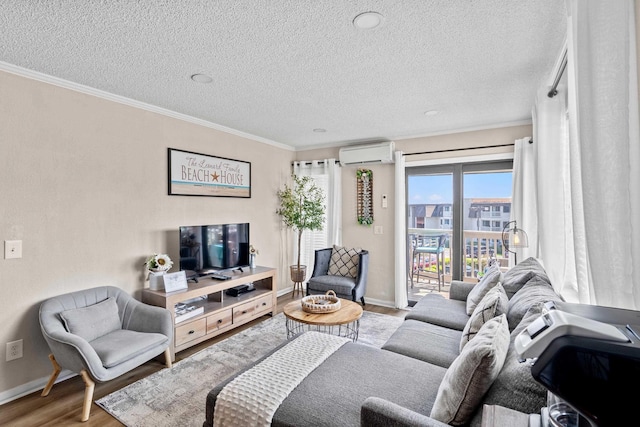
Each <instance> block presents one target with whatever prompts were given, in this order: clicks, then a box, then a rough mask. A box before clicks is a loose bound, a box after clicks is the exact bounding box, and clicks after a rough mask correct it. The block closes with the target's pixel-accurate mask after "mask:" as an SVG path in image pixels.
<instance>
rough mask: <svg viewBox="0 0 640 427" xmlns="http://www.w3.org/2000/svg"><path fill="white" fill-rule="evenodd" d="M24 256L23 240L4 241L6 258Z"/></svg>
mask: <svg viewBox="0 0 640 427" xmlns="http://www.w3.org/2000/svg"><path fill="white" fill-rule="evenodd" d="M14 258H22V240H5V241H4V259H14Z"/></svg>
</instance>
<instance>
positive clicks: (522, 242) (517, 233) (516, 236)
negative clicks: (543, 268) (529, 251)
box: [509, 224, 529, 248]
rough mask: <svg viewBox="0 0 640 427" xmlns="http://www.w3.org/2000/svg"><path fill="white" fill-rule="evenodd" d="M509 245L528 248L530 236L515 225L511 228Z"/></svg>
mask: <svg viewBox="0 0 640 427" xmlns="http://www.w3.org/2000/svg"><path fill="white" fill-rule="evenodd" d="M509 246H510V247H512V248H528V247H529V236H527V233H526V232H525V231H524V230H523V229H522V228H518V227H516V226H515V224H514V226H513V228H512V229H510V230H509Z"/></svg>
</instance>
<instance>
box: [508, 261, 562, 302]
mask: <svg viewBox="0 0 640 427" xmlns="http://www.w3.org/2000/svg"><path fill="white" fill-rule="evenodd" d="M534 276H539V277H541V278H543V279H544V280H546V281H547V282H549V283H551V282H550V281H549V277H548V276H547V273H546V272H545V271H544V268H543V267H542V264H540V262H539V261H538V260H537V259H535V258H533V257H530V258H527V259H525V260H524V261H522V262H520V263H518V265H516V266H514V267H511V268H510V269H509V270H507V271H506V272H505V273H504V274H503V275H502V281H501V283H502V286H503V287H504V290H505V291H507V297H509V299H511V297H513V295H515V293H516V292H518V291H519V290H520V289H521V288H522V287H523V286H524V285H525V283H527V282H528V281H529V280H531V278H532V277H534Z"/></svg>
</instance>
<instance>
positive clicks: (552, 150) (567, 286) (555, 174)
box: [532, 84, 578, 302]
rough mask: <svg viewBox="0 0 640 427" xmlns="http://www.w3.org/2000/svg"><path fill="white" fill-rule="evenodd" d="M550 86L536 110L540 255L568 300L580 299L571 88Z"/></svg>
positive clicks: (538, 99) (541, 92)
mask: <svg viewBox="0 0 640 427" xmlns="http://www.w3.org/2000/svg"><path fill="white" fill-rule="evenodd" d="M549 89H550V86H547V85H544V86H543V87H541V88H540V90H539V91H538V95H537V97H536V104H535V106H534V108H533V111H532V117H533V135H534V136H533V140H534V147H533V148H534V151H535V159H536V166H535V179H536V187H537V193H536V197H537V199H538V202H539V203H538V210H537V215H538V241H539V247H538V255H539V258H540V259H541V260H543V261H544V266H545V270H546V272H547V274H548V275H549V279H551V283H553V284H554V287H555V289H556V291H557V292H559V293H560V294H562V295H563V296H564V298H565V299H566V300H567V301H573V302H577V300H578V298H577V278H576V268H575V262H574V239H573V227H572V226H571V223H572V219H571V218H572V216H573V214H572V212H573V209H572V204H571V197H572V196H571V195H572V188H571V177H570V173H569V172H570V161H569V160H570V157H569V133H568V129H567V127H568V126H567V106H566V98H567V88H566V85H565V84H560V85H559V86H558V87H557V91H558V94H557V95H556V96H554V97H553V98H549V96H548V95H547V94H548V92H549Z"/></svg>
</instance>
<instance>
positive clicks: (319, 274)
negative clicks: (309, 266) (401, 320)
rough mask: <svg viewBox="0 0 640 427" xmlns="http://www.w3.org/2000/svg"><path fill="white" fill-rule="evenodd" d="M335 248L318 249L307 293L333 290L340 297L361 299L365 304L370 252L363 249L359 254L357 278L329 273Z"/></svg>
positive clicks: (324, 292) (354, 299) (322, 292)
mask: <svg viewBox="0 0 640 427" xmlns="http://www.w3.org/2000/svg"><path fill="white" fill-rule="evenodd" d="M332 250H333V248H326V249H317V250H316V251H315V260H314V264H313V273H312V274H311V277H310V278H309V281H308V282H307V295H317V294H323V295H324V294H326V293H327V291H329V290H333V291H334V292H335V293H336V296H337V297H338V298H344V299H350V300H352V301H358V300H360V301H361V302H362V305H363V306H364V304H365V303H364V294H365V293H366V291H367V271H368V269H369V252H368V251H366V250H361V251H360V252H359V254H358V266H357V274H356V277H355V278H352V277H348V276H341V275H331V274H329V264H330V262H331V253H332Z"/></svg>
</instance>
